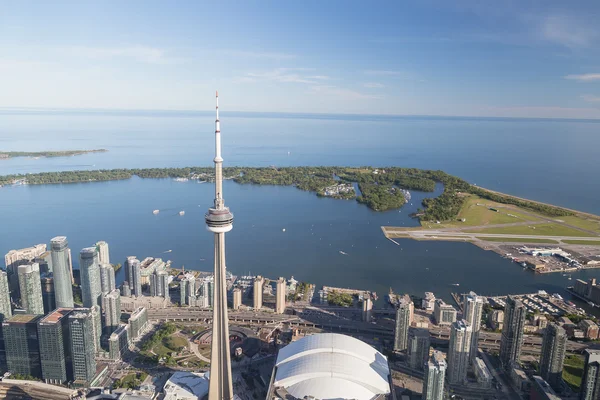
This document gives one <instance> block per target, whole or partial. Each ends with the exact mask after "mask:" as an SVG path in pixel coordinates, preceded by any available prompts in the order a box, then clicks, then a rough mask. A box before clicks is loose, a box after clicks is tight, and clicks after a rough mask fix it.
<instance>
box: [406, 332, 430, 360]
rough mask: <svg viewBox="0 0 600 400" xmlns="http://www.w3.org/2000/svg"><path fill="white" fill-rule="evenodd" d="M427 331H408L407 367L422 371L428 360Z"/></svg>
mask: <svg viewBox="0 0 600 400" xmlns="http://www.w3.org/2000/svg"><path fill="white" fill-rule="evenodd" d="M430 344H431V342H430V339H429V331H428V330H427V329H420V328H416V329H412V328H411V329H410V330H409V331H408V349H407V356H408V365H409V366H410V367H411V368H412V369H416V370H420V371H421V370H423V368H424V366H425V363H426V362H427V360H428V359H429V346H430Z"/></svg>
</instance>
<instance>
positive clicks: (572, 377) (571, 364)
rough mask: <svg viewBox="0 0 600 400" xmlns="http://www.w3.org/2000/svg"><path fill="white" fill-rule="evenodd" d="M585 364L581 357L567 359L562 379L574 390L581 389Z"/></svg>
mask: <svg viewBox="0 0 600 400" xmlns="http://www.w3.org/2000/svg"><path fill="white" fill-rule="evenodd" d="M584 362H585V361H584V360H583V357H581V356H576V355H568V356H567V357H566V358H565V364H564V367H563V374H562V377H563V379H564V380H565V382H566V383H567V384H569V386H571V388H573V389H574V390H577V389H579V386H581V377H582V375H583V366H584Z"/></svg>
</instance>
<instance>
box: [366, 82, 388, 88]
mask: <svg viewBox="0 0 600 400" xmlns="http://www.w3.org/2000/svg"><path fill="white" fill-rule="evenodd" d="M363 86H364V87H366V88H367V89H380V88H382V87H385V86H384V85H383V84H382V83H379V82H367V83H363Z"/></svg>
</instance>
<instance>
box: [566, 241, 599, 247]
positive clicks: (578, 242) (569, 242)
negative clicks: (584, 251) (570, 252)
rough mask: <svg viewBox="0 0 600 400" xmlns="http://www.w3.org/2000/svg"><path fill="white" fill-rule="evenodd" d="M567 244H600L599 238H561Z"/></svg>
mask: <svg viewBox="0 0 600 400" xmlns="http://www.w3.org/2000/svg"><path fill="white" fill-rule="evenodd" d="M563 242H564V243H568V244H587V245H589V246H600V240H563Z"/></svg>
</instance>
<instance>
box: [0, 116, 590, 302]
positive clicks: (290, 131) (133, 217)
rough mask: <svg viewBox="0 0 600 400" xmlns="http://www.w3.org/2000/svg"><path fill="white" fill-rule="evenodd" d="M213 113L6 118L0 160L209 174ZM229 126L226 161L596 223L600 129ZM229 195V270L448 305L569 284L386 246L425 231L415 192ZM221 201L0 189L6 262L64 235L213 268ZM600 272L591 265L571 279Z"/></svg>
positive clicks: (141, 185) (114, 253)
mask: <svg viewBox="0 0 600 400" xmlns="http://www.w3.org/2000/svg"><path fill="white" fill-rule="evenodd" d="M213 118H214V117H213V116H212V115H211V114H208V113H206V114H202V113H200V114H195V113H190V114H185V113H182V114H177V113H171V114H169V113H167V114H161V113H157V114H141V115H137V114H128V113H124V114H122V115H116V114H114V113H112V114H111V113H107V115H98V114H96V113H80V114H77V113H56V114H44V113H42V114H32V113H25V114H14V113H7V112H4V113H0V150H5V151H6V150H15V151H16V150H31V151H34V150H40V151H41V150H66V149H93V148H106V149H108V150H109V152H107V153H98V154H89V155H82V156H75V157H68V158H40V159H32V158H15V159H11V160H4V161H0V174H2V175H4V174H10V173H32V172H40V171H57V170H67V169H104V168H105V169H110V168H133V167H183V166H192V165H204V166H209V165H211V162H212V157H213V152H214V144H213V140H214V134H213V130H214V121H213ZM221 129H222V132H223V141H224V142H223V144H224V150H223V156H224V158H225V165H241V166H268V165H277V166H288V165H291V166H294V165H348V166H360V165H372V166H387V165H393V166H402V167H418V168H427V169H441V170H444V171H446V172H448V173H451V174H454V175H457V176H460V177H462V178H464V179H466V180H468V181H469V182H471V183H476V184H478V185H480V186H484V187H487V188H490V189H494V190H499V191H502V192H506V193H510V194H514V195H518V196H523V197H527V198H531V199H536V200H540V201H545V202H548V203H552V204H557V205H562V206H565V207H571V208H576V209H579V210H583V211H588V212H592V213H596V214H600V201H599V199H600V179H599V178H598V172H600V166H599V162H598V157H597V149H598V148H600V132H599V130H600V124H598V123H594V122H590V121H548V120H502V119H462V118H454V119H443V118H416V117H415V118H388V117H357V116H352V117H343V116H330V117H325V116H318V117H316V116H305V117H302V118H296V117H293V116H289V115H278V116H275V117H269V116H264V115H247V114H235V113H231V114H229V115H228V114H227V113H223V115H222V128H221ZM224 192H225V200H226V204H227V205H229V206H230V207H231V209H232V211H233V212H234V214H235V218H236V219H235V222H234V229H233V231H232V232H231V233H229V234H228V235H227V265H228V268H229V269H230V270H231V271H232V272H233V273H235V274H238V275H239V274H244V273H248V272H251V273H252V274H263V275H266V276H267V277H270V278H277V277H278V276H285V277H289V276H291V275H294V276H295V277H296V278H297V279H300V280H305V281H309V282H313V283H316V284H317V285H323V284H326V285H331V286H342V287H356V288H362V289H368V290H375V291H377V292H378V293H379V294H380V295H382V294H385V293H387V291H388V290H389V288H390V287H391V288H393V289H394V291H396V292H408V293H412V294H417V295H422V293H423V292H425V291H433V292H435V293H436V295H438V296H441V297H444V298H446V299H447V300H450V298H449V293H450V292H451V291H459V290H460V291H466V290H475V291H477V292H479V293H481V294H501V293H524V292H532V291H535V290H537V289H545V290H548V291H551V292H560V293H563V288H564V287H565V286H566V285H567V284H568V283H570V282H569V281H567V279H566V277H563V276H562V275H560V274H548V275H544V276H535V275H533V274H530V273H528V272H525V271H523V270H522V269H521V268H519V267H518V266H517V265H516V264H513V263H511V262H509V261H507V260H504V259H502V258H500V257H499V256H498V255H496V254H494V253H490V252H486V251H484V250H481V249H479V248H477V247H475V246H472V245H470V244H467V243H444V242H415V241H410V240H399V241H398V242H399V243H400V246H397V245H395V244H394V243H392V242H390V241H388V240H386V239H385V238H384V236H383V234H382V233H381V229H380V226H381V225H387V224H391V225H400V226H402V225H405V226H412V225H416V221H415V220H413V219H411V218H409V216H408V214H409V213H410V212H412V211H414V210H415V209H416V208H417V207H418V206H419V205H420V201H421V199H422V198H423V197H428V196H431V194H421V193H413V199H412V206H411V205H410V204H409V205H407V206H406V207H404V208H403V209H402V210H401V212H398V210H396V211H390V212H385V213H376V212H373V211H370V210H368V209H367V208H366V207H364V206H362V205H360V204H358V203H356V202H355V201H343V200H333V199H323V198H318V197H316V196H315V195H314V194H312V193H307V192H302V191H300V190H298V189H296V188H293V187H274V186H252V185H238V184H235V183H233V182H230V181H228V182H226V183H225V188H224ZM213 197H214V188H213V186H212V185H211V184H206V183H205V184H198V183H196V182H174V181H173V180H169V179H167V180H143V179H139V178H134V179H131V180H128V181H115V182H102V183H81V184H68V185H47V186H21V187H5V188H0V223H1V225H2V227H3V229H1V230H0V253H2V254H4V253H6V252H7V251H8V250H10V249H13V248H20V247H26V246H29V245H32V244H36V243H42V242H45V243H47V242H49V240H50V238H52V237H53V236H57V235H66V236H67V237H68V239H69V242H70V245H71V248H72V249H73V253H74V255H76V254H77V253H78V251H79V249H81V248H83V247H85V246H88V245H90V244H92V243H94V242H96V241H97V240H106V241H107V242H108V243H109V245H110V251H111V259H112V260H113V262H122V261H123V260H124V259H125V257H126V256H128V255H136V256H138V257H140V258H143V257H146V256H154V257H163V258H165V259H171V260H173V265H174V266H177V267H179V266H181V265H185V266H186V268H191V269H201V270H211V269H212V257H213V255H212V245H213V241H212V237H211V235H210V233H209V232H207V231H206V230H205V225H204V218H203V216H204V213H205V211H206V209H207V208H208V206H209V205H210V204H211V202H212V198H213ZM153 209H160V210H161V212H160V214H158V215H153V214H152V210H153ZM180 210H185V212H186V213H185V215H184V216H179V215H178V212H179V211H180ZM284 228H285V232H283V231H282V229H284ZM167 250H172V252H170V253H163V252H165V251H167ZM340 250H341V251H344V252H346V253H348V254H347V255H343V254H341V253H340ZM599 252H600V251H599ZM75 264H76V265H77V263H75ZM121 273H122V271H121ZM598 275H600V274H596V272H595V271H594V270H592V271H587V272H581V273H578V274H573V279H575V278H578V277H582V278H584V279H585V278H586V277H588V276H589V277H592V276H594V277H598ZM453 283H459V284H460V288H457V287H455V286H452V284H453ZM381 297H383V296H381Z"/></svg>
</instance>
